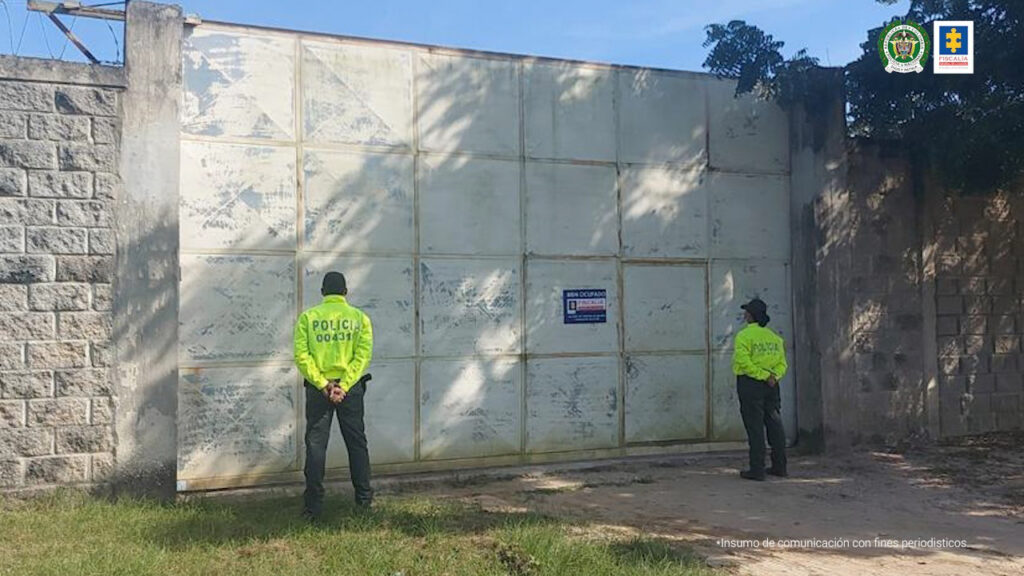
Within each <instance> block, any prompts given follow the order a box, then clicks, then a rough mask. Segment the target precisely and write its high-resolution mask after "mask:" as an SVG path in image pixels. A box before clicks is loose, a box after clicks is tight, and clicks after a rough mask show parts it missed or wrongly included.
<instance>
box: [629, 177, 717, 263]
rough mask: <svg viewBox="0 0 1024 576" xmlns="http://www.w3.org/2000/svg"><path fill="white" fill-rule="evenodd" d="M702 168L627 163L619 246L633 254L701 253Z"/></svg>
mask: <svg viewBox="0 0 1024 576" xmlns="http://www.w3.org/2000/svg"><path fill="white" fill-rule="evenodd" d="M705 178H706V173H705V171H704V169H703V168H687V167H679V166H670V167H639V166H634V167H629V168H626V169H624V170H623V173H622V251H623V253H624V254H625V255H626V256H632V257H637V258H704V257H706V256H707V253H708V206H707V201H708V196H707V194H708V192H707V187H706V186H705V185H704V179H705Z"/></svg>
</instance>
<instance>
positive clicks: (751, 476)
mask: <svg viewBox="0 0 1024 576" xmlns="http://www.w3.org/2000/svg"><path fill="white" fill-rule="evenodd" d="M740 478H744V479H746V480H757V481H758V482H764V473H763V472H762V473H761V474H758V473H757V472H754V471H752V470H741V471H740Z"/></svg>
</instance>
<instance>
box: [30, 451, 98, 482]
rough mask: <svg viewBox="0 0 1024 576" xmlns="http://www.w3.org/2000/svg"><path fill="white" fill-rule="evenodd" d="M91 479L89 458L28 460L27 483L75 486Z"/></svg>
mask: <svg viewBox="0 0 1024 576" xmlns="http://www.w3.org/2000/svg"><path fill="white" fill-rule="evenodd" d="M88 479H89V457H88V456H47V457H44V458H32V459H30V460H28V466H27V468H26V470H25V483H26V484H31V485H45V484H62V485H63V484H75V483H78V482H85V481H86V480H88Z"/></svg>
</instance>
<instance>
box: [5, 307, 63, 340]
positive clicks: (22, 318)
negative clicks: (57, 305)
mask: <svg viewBox="0 0 1024 576" xmlns="http://www.w3.org/2000/svg"><path fill="white" fill-rule="evenodd" d="M53 334H54V318H53V314H46V313H41V312H4V313H0V339H3V340H46V339H50V338H53Z"/></svg>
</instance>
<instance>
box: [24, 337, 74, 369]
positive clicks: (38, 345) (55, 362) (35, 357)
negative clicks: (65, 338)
mask: <svg viewBox="0 0 1024 576" xmlns="http://www.w3.org/2000/svg"><path fill="white" fill-rule="evenodd" d="M27 358H28V365H29V367H30V368H33V369H40V368H85V367H86V366H87V365H88V364H89V361H88V345H87V344H86V343H85V342H29V343H28V348H27Z"/></svg>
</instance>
